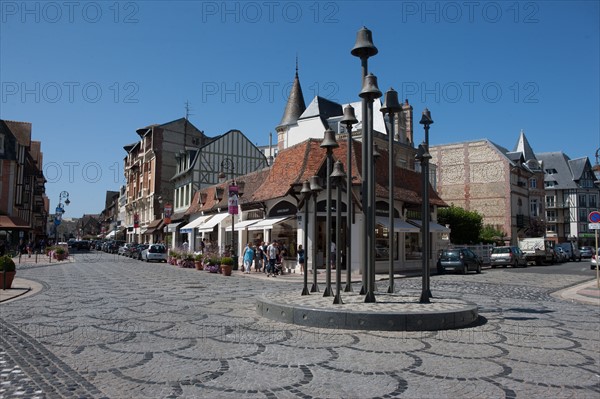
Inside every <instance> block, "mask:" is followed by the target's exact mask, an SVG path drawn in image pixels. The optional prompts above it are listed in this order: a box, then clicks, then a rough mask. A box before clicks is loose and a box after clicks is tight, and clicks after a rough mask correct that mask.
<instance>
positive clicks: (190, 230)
mask: <svg viewBox="0 0 600 399" xmlns="http://www.w3.org/2000/svg"><path fill="white" fill-rule="evenodd" d="M213 216H214V215H205V216H200V217H199V218H197V219H195V220H192V221H191V222H189V223H188V224H186V225H185V226H183V227H182V228H180V229H179V231H180V232H182V233H193V232H194V229H195V228H196V227H200V226H201V225H202V224H203V223H205V222H206V221H207V220H208V219H210V218H211V217H213Z"/></svg>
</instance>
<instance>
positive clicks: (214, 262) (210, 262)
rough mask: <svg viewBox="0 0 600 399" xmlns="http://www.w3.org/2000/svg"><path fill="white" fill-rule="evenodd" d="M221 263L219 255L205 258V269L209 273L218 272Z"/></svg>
mask: <svg viewBox="0 0 600 399" xmlns="http://www.w3.org/2000/svg"><path fill="white" fill-rule="evenodd" d="M220 264H221V259H219V258H217V257H208V258H204V270H206V271H207V272H209V273H218V272H219V268H220Z"/></svg>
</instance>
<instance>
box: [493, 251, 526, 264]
mask: <svg viewBox="0 0 600 399" xmlns="http://www.w3.org/2000/svg"><path fill="white" fill-rule="evenodd" d="M490 264H491V265H492V268H493V269H495V268H496V266H502V267H506V266H512V267H519V266H523V267H527V259H525V254H524V253H523V251H521V249H520V248H519V247H515V246H506V247H496V248H494V249H492V254H491V256H490Z"/></svg>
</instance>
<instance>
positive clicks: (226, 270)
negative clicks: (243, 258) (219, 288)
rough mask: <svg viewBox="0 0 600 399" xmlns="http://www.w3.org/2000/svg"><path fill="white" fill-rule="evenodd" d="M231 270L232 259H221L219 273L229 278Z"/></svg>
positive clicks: (225, 257)
mask: <svg viewBox="0 0 600 399" xmlns="http://www.w3.org/2000/svg"><path fill="white" fill-rule="evenodd" d="M232 269H233V258H232V257H229V256H224V257H222V258H221V273H223V276H231V270H232Z"/></svg>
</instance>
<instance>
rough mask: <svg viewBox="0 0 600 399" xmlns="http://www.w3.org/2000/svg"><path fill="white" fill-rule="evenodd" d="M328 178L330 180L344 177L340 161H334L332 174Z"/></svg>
mask: <svg viewBox="0 0 600 399" xmlns="http://www.w3.org/2000/svg"><path fill="white" fill-rule="evenodd" d="M329 177H331V178H332V179H336V178H344V177H346V172H344V165H343V164H342V162H341V161H339V160H337V161H335V164H333V172H331V174H330V175H329Z"/></svg>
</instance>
